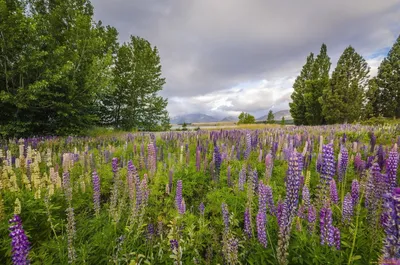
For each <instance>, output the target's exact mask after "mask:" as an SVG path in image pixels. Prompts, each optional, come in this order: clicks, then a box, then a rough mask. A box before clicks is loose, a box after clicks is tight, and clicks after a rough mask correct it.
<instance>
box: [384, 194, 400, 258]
mask: <svg viewBox="0 0 400 265" xmlns="http://www.w3.org/2000/svg"><path fill="white" fill-rule="evenodd" d="M382 220H383V227H384V229H385V234H386V237H385V239H384V242H383V243H384V247H383V256H384V258H397V259H398V258H400V241H399V238H400V230H399V223H400V188H394V189H393V191H392V193H391V194H386V195H385V201H384V212H383V214H382Z"/></svg>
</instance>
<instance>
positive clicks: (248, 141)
mask: <svg viewBox="0 0 400 265" xmlns="http://www.w3.org/2000/svg"><path fill="white" fill-rule="evenodd" d="M250 152H251V135H250V133H247V134H246V151H245V152H244V159H248V158H249V156H250Z"/></svg>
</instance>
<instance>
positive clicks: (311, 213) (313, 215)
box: [307, 205, 317, 233]
mask: <svg viewBox="0 0 400 265" xmlns="http://www.w3.org/2000/svg"><path fill="white" fill-rule="evenodd" d="M316 220H317V211H316V209H315V207H314V206H312V205H310V206H309V207H308V213H307V221H308V231H309V232H310V233H312V232H313V231H314V225H315V221H316Z"/></svg>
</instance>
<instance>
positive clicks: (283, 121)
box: [281, 116, 285, 125]
mask: <svg viewBox="0 0 400 265" xmlns="http://www.w3.org/2000/svg"><path fill="white" fill-rule="evenodd" d="M281 125H285V116H282V120H281Z"/></svg>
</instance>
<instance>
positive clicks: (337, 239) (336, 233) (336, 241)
mask: <svg viewBox="0 0 400 265" xmlns="http://www.w3.org/2000/svg"><path fill="white" fill-rule="evenodd" d="M333 240H334V245H335V247H336V249H337V250H340V230H339V228H337V227H334V228H333Z"/></svg>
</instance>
